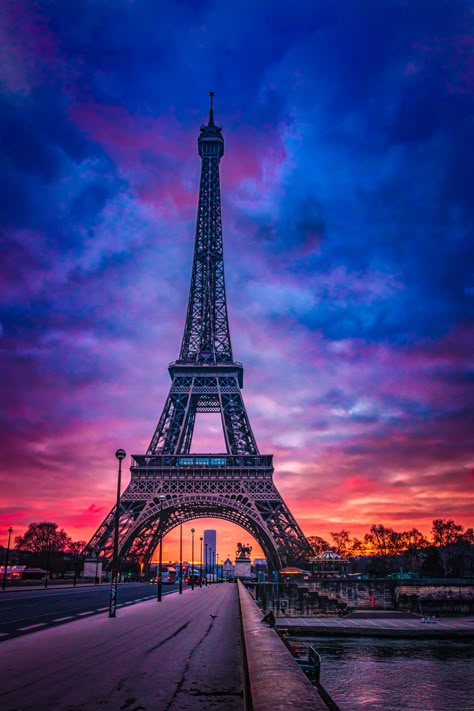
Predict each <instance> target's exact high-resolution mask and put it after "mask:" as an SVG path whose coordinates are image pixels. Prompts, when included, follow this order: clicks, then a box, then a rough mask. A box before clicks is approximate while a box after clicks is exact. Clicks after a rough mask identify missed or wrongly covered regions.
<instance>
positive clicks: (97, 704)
mask: <svg viewBox="0 0 474 711" xmlns="http://www.w3.org/2000/svg"><path fill="white" fill-rule="evenodd" d="M0 668H1V669H2V684H1V686H0V708H1V709H2V711H18V709H21V711H43V710H45V709H48V711H49V710H59V711H98V710H99V709H100V711H178V710H179V711H208V710H211V709H214V710H217V709H225V711H243V682H242V671H241V670H242V660H241V644H240V614H239V605H238V596H237V586H236V585H233V584H228V583H227V584H220V585H212V586H209V587H207V588H206V587H203V588H202V589H200V588H196V589H195V590H194V591H191V590H190V589H187V590H185V591H184V593H183V595H178V594H172V595H167V596H166V597H164V598H163V601H162V602H161V603H157V602H156V600H150V601H147V602H142V603H140V604H137V605H129V606H127V607H123V608H121V609H119V610H118V611H117V617H116V618H109V617H108V616H107V613H106V612H105V611H104V613H103V614H99V615H96V616H93V617H84V618H83V619H81V620H78V621H75V622H72V623H71V624H68V625H62V626H59V627H53V628H50V629H43V630H40V631H38V632H35V633H33V634H29V635H27V636H26V637H18V638H16V639H11V640H7V641H6V642H4V643H3V644H2V645H0Z"/></svg>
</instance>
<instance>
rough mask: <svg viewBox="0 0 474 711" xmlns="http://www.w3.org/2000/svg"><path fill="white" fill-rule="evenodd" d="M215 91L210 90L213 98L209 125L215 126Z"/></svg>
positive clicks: (211, 98)
mask: <svg viewBox="0 0 474 711" xmlns="http://www.w3.org/2000/svg"><path fill="white" fill-rule="evenodd" d="M215 93H216V92H215V91H210V92H209V97H210V100H211V104H210V106H209V126H214V94H215Z"/></svg>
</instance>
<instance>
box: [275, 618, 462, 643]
mask: <svg viewBox="0 0 474 711" xmlns="http://www.w3.org/2000/svg"><path fill="white" fill-rule="evenodd" d="M276 627H277V629H278V630H279V631H282V630H287V631H288V633H289V634H292V635H293V634H304V635H311V634H314V635H326V636H327V635H335V636H338V635H340V636H364V637H414V638H420V639H421V638H423V639H426V638H427V637H433V638H441V637H447V638H448V637H449V638H456V637H463V638H468V637H474V617H473V616H470V617H445V618H442V619H435V620H434V621H433V620H432V618H427V617H393V616H392V615H390V614H389V613H387V616H384V615H383V613H380V615H377V616H376V617H373V616H367V617H359V616H358V617H353V618H352V617H284V616H280V617H277V620H276Z"/></svg>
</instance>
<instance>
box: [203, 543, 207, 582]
mask: <svg viewBox="0 0 474 711" xmlns="http://www.w3.org/2000/svg"><path fill="white" fill-rule="evenodd" d="M204 562H205V570H206V587H207V543H205V544H204Z"/></svg>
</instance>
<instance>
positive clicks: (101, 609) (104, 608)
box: [96, 605, 109, 612]
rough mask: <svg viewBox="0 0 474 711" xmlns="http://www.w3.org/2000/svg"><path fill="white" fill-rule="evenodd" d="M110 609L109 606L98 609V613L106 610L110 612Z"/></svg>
mask: <svg viewBox="0 0 474 711" xmlns="http://www.w3.org/2000/svg"><path fill="white" fill-rule="evenodd" d="M108 609H109V606H108V605H107V607H99V608H97V610H96V612H103V611H104V610H108Z"/></svg>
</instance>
